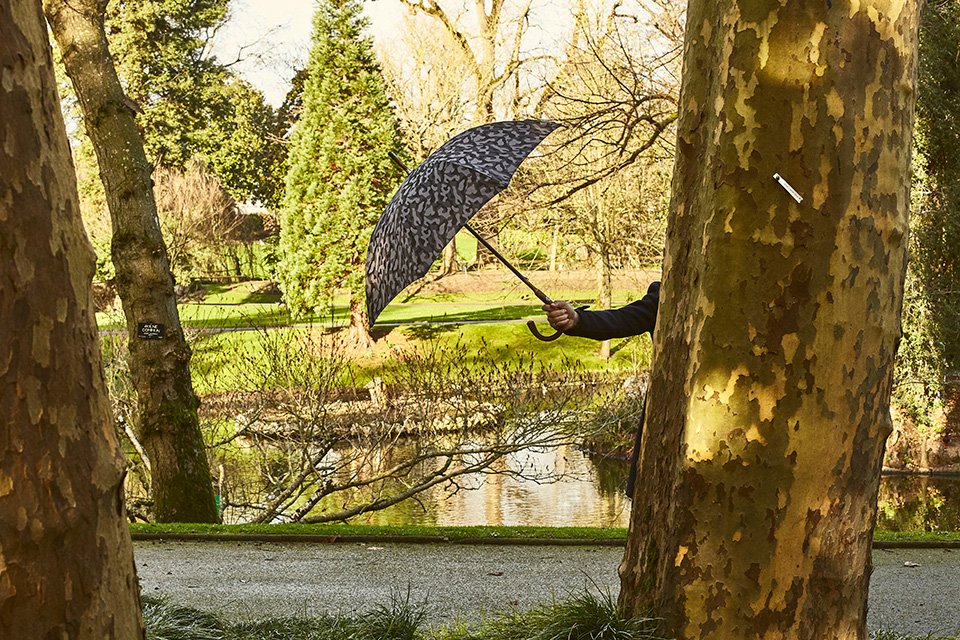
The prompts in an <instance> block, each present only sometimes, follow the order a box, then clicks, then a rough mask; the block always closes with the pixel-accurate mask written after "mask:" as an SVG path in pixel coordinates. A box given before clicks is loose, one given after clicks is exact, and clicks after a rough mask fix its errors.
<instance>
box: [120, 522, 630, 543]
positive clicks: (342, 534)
mask: <svg viewBox="0 0 960 640" xmlns="http://www.w3.org/2000/svg"><path fill="white" fill-rule="evenodd" d="M130 531H131V533H132V534H133V535H134V536H140V535H147V536H171V537H173V536H193V535H201V536H221V535H223V536H263V537H271V536H305V537H307V536H309V537H329V538H398V539H399V538H410V539H421V540H422V539H436V540H437V541H451V542H456V541H464V540H468V541H490V542H496V541H502V540H565V541H580V540H583V541H593V540H612V541H619V540H625V539H626V536H627V530H626V529H621V528H602V527H486V526H477V527H430V526H416V525H405V526H382V525H353V524H317V525H310V524H179V523H172V524H153V523H135V524H131V525H130Z"/></svg>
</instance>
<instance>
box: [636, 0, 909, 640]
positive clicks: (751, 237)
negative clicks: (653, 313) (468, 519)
mask: <svg viewBox="0 0 960 640" xmlns="http://www.w3.org/2000/svg"><path fill="white" fill-rule="evenodd" d="M919 10H920V3H919V2H898V3H888V2H872V1H867V2H860V3H848V2H844V1H842V0H834V1H833V2H802V1H800V0H785V2H780V3H757V2H748V1H746V0H739V1H737V0H721V1H719V2H709V1H707V0H691V1H690V3H689V8H688V12H687V36H686V44H685V54H684V56H685V58H684V74H683V86H682V91H681V98H680V121H679V129H678V140H677V164H676V169H675V173H674V179H673V197H672V204H671V214H670V215H671V218H670V222H669V228H668V233H667V236H668V237H667V247H666V261H665V269H664V271H665V274H664V280H663V289H662V290H661V302H660V305H661V306H660V316H659V320H658V322H657V330H656V335H655V336H654V350H655V362H654V365H653V371H652V377H651V388H650V398H651V404H650V407H649V410H648V413H647V416H648V419H647V425H646V432H645V435H644V442H643V447H642V451H641V457H640V467H639V477H638V479H637V482H636V487H637V491H636V493H635V495H634V500H633V513H632V516H631V523H630V533H629V539H628V545H627V550H626V554H625V557H624V560H623V563H622V565H621V568H620V574H621V582H622V588H621V592H620V604H621V607H622V608H623V609H624V610H625V611H626V612H627V613H629V614H632V615H653V616H658V617H661V618H662V619H663V624H664V629H663V633H664V635H666V636H668V637H676V638H678V639H681V640H687V639H693V638H798V639H811V640H814V639H816V640H824V639H829V638H844V639H846V638H857V639H865V638H866V637H867V633H866V629H865V622H866V603H867V587H868V582H869V577H870V572H871V557H870V552H871V538H872V533H873V528H874V522H875V516H876V492H877V485H878V482H879V477H880V469H881V464H882V456H883V448H884V441H885V439H886V437H887V435H888V434H889V433H890V431H891V420H890V412H889V398H890V391H891V385H892V373H893V363H894V355H895V353H896V350H897V345H898V342H899V338H900V307H901V302H902V297H903V277H904V271H905V262H906V251H907V243H906V235H907V209H908V203H909V189H910V149H911V146H910V145H911V133H912V126H913V104H914V92H915V67H916V48H917V22H918V13H919ZM774 174H780V175H781V176H783V177H784V178H785V179H786V180H787V181H788V182H789V184H790V185H792V186H793V187H794V188H795V189H796V190H797V191H798V192H799V194H800V195H801V196H802V198H803V200H802V201H801V202H799V203H798V202H796V201H795V200H794V199H793V198H792V196H791V195H790V194H789V193H788V192H787V190H786V189H785V188H783V187H781V185H780V184H778V182H777V181H775V180H774V179H773V176H774Z"/></svg>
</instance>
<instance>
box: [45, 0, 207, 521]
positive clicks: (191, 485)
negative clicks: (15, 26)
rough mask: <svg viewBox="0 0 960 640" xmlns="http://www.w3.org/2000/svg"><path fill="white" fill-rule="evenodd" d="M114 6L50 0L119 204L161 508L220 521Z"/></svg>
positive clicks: (116, 252)
mask: <svg viewBox="0 0 960 640" xmlns="http://www.w3.org/2000/svg"><path fill="white" fill-rule="evenodd" d="M105 6H106V0H71V1H70V2H67V1H66V0H47V1H46V2H45V3H44V9H45V11H46V14H47V20H48V21H49V23H50V28H51V30H52V32H53V35H54V37H55V38H56V40H57V43H58V44H59V46H60V50H61V52H62V54H63V62H64V66H65V67H66V70H67V75H69V76H70V80H71V82H72V83H73V87H74V90H75V91H76V94H77V96H78V98H79V102H80V107H81V110H82V112H83V119H84V125H85V126H86V129H87V133H88V134H89V136H90V139H91V140H92V141H93V147H94V150H95V152H96V155H97V161H98V163H99V166H100V177H101V179H102V181H103V185H104V189H105V192H106V199H107V207H108V208H109V210H110V218H111V222H112V225H113V243H112V247H111V253H112V257H113V264H114V268H115V269H116V273H117V276H116V281H115V282H116V285H117V291H118V293H119V295H120V301H121V304H122V306H123V312H124V315H125V317H126V322H127V336H128V340H129V352H130V356H129V359H130V372H131V375H132V378H133V384H134V388H135V389H136V392H137V399H138V409H139V420H138V422H139V425H138V435H139V437H140V442H141V443H142V444H143V446H144V448H145V449H146V451H147V455H148V456H149V457H150V464H151V470H152V474H151V489H152V495H153V502H154V508H153V512H154V516H155V517H156V519H157V520H158V521H160V522H216V521H217V520H218V519H219V517H218V514H217V509H216V504H215V502H214V497H213V485H212V483H211V479H210V469H209V465H208V462H207V458H206V452H205V449H204V444H203V438H202V436H201V433H200V426H199V421H198V418H197V407H198V405H199V401H198V400H197V397H196V394H195V393H194V391H193V386H192V383H191V380H190V347H189V346H188V345H187V342H186V340H185V338H184V335H183V329H182V328H181V326H180V318H179V315H178V313H177V305H176V299H175V297H174V292H173V284H174V283H173V277H172V275H171V273H170V264H169V261H168V258H167V251H166V247H165V246H164V242H163V237H162V236H161V234H160V224H159V222H158V220H157V208H156V203H155V201H154V196H153V181H152V180H151V177H150V175H151V170H152V167H151V166H150V164H149V163H148V162H147V158H146V155H145V153H144V150H143V141H142V139H141V138H140V134H139V132H138V130H137V127H136V121H135V117H134V111H133V110H132V107H131V103H130V101H129V100H128V99H127V98H126V96H125V95H124V93H123V89H122V87H121V85H120V81H119V79H118V78H117V72H116V69H115V67H114V64H113V60H112V58H111V57H110V52H109V49H108V46H107V39H106V35H105V34H104V30H103V15H104V9H105ZM142 323H154V324H159V325H162V327H163V331H162V337H160V339H144V338H141V337H138V325H140V324H142Z"/></svg>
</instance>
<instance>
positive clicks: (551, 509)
mask: <svg viewBox="0 0 960 640" xmlns="http://www.w3.org/2000/svg"><path fill="white" fill-rule="evenodd" d="M508 468H509V469H512V470H514V471H519V470H524V472H525V473H527V474H528V475H529V474H533V473H539V474H540V475H544V474H545V473H549V472H551V471H555V472H557V473H558V474H560V478H559V479H557V480H555V481H548V482H544V481H539V482H538V481H533V480H524V479H523V478H518V477H516V476H513V475H506V474H495V475H489V474H485V475H475V476H472V477H466V478H465V479H464V480H463V481H462V482H461V484H462V485H463V487H462V488H459V489H458V488H457V487H453V486H449V485H448V486H437V487H435V488H433V489H431V490H429V491H427V492H424V493H422V494H420V496H419V498H418V499H417V500H408V501H406V502H403V503H400V504H398V505H395V506H393V507H390V508H388V509H384V510H383V511H376V512H373V513H369V514H365V515H362V516H359V517H357V518H354V519H353V520H351V522H354V523H356V524H380V525H399V524H413V525H437V526H470V525H496V526H499V525H503V526H514V525H516V526H521V525H523V526H546V527H571V526H584V527H587V526H590V527H626V526H627V522H628V520H629V515H630V502H629V500H627V499H626V496H624V494H623V486H624V485H625V484H626V474H627V470H626V465H624V464H623V463H622V462H620V461H611V460H600V459H591V458H590V457H589V456H588V455H587V454H585V453H584V452H582V451H580V450H578V449H576V448H574V447H572V446H561V447H558V448H555V449H549V450H537V451H524V452H521V453H520V454H516V455H513V456H509V457H508V458H507V459H506V460H505V462H504V463H503V464H502V465H501V466H500V468H499V470H500V471H505V470H506V469H508ZM330 506H331V507H332V506H333V505H330ZM321 507H322V505H321Z"/></svg>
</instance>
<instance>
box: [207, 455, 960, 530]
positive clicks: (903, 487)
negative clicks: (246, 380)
mask: <svg viewBox="0 0 960 640" xmlns="http://www.w3.org/2000/svg"><path fill="white" fill-rule="evenodd" d="M412 446H413V443H412V442H411V441H409V440H407V441H400V442H397V443H395V446H391V447H387V448H385V449H384V448H374V447H371V449H370V450H369V451H364V452H363V455H360V456H357V452H356V450H355V448H350V447H346V448H338V450H336V451H333V452H331V454H330V456H329V457H328V458H325V463H328V464H332V463H334V462H335V459H337V458H340V457H343V458H344V459H348V460H352V461H353V464H354V466H356V467H357V468H356V469H352V471H351V473H352V474H356V476H357V477H360V476H363V475H364V474H366V473H368V472H369V470H368V469H366V467H367V466H370V465H373V466H374V467H377V468H380V467H393V466H395V465H396V464H398V463H399V462H400V461H402V460H403V459H406V458H409V457H410V456H411V455H412V453H411V451H410V450H409V449H410V447H412ZM286 457H287V456H285V455H278V456H277V458H276V459H275V460H272V461H271V462H273V463H274V464H281V465H282V464H284V460H285V459H286ZM425 464H426V463H425ZM491 470H492V471H493V472H494V473H493V474H490V473H485V474H473V475H468V476H463V477H461V478H459V479H458V481H457V482H458V485H454V484H452V483H450V484H445V485H443V484H442V485H437V486H435V487H433V488H431V489H428V490H427V491H424V492H422V493H420V494H418V495H417V496H416V497H415V498H414V499H409V500H406V501H404V502H401V503H399V504H397V505H394V506H392V507H389V508H387V509H384V510H382V511H374V512H371V513H367V514H362V515H360V516H357V517H354V518H352V519H351V522H353V523H357V524H380V525H435V526H470V525H492V526H500V525H502V526H549V527H569V526H590V527H626V526H627V525H628V522H629V516H630V501H629V500H628V499H627V498H626V496H625V495H624V493H623V489H624V487H625V486H626V480H627V473H628V464H627V463H626V462H625V461H623V460H616V459H604V458H600V457H598V456H590V455H589V454H587V453H585V452H584V451H582V450H580V449H578V448H576V447H573V446H570V445H563V446H559V447H549V448H538V449H527V450H524V451H521V452H520V453H517V454H512V455H509V456H507V457H506V458H505V459H503V460H500V461H498V462H497V463H496V465H495V466H494V467H493V468H492V469H491ZM425 471H426V472H429V471H430V469H428V468H426V467H425V468H423V469H421V468H418V469H417V470H416V473H419V474H422V473H424V472H425ZM508 471H512V472H514V473H517V472H522V473H523V475H525V476H526V479H525V478H522V477H516V475H512V474H509V473H507V472H508ZM264 474H265V475H268V476H269V475H270V472H269V469H266V468H264V467H262V466H261V467H260V468H259V470H258V469H257V468H250V467H249V466H248V465H245V464H243V463H239V464H236V465H235V466H232V468H231V469H230V471H229V472H228V474H227V475H228V477H229V476H233V477H234V478H236V479H240V478H243V477H245V478H246V481H245V482H243V483H241V484H246V486H247V490H252V491H253V492H254V493H256V491H257V489H255V488H254V487H253V486H252V485H257V484H260V487H259V489H260V490H261V491H262V490H263V489H264V487H263V486H262V484H261V483H262V479H263V477H264ZM554 475H559V476H560V477H559V479H555V480H552V481H544V480H543V479H542V478H544V477H550V476H554ZM538 477H539V478H540V479H539V480H537V479H536V478H538ZM402 485H403V479H401V480H399V481H397V482H396V483H395V484H393V485H391V484H384V485H380V486H379V488H378V489H377V490H378V491H380V492H383V493H394V492H396V491H397V490H398V488H402ZM237 489H238V488H237V487H234V491H236V490H237ZM234 491H232V492H231V493H234ZM358 491H359V490H358ZM235 495H236V493H235ZM248 495H249V496H250V498H251V500H250V501H251V502H258V501H260V500H261V499H262V498H256V497H254V496H253V495H250V494H248ZM361 498H362V496H360V495H358V494H357V493H356V492H353V493H351V492H349V491H348V492H344V493H337V494H334V495H331V496H328V497H327V498H325V499H324V500H323V501H322V502H320V503H319V504H318V505H317V506H316V507H315V508H314V509H313V510H311V512H310V513H311V514H312V515H313V514H319V513H324V512H327V513H329V512H334V511H339V510H342V509H343V508H345V507H346V506H347V505H348V504H357V503H358V501H359V500H360V499H361ZM364 499H365V500H369V497H366V498H364ZM234 502H235V504H236V503H237V502H239V501H236V500H235V501H234ZM878 505H879V508H878V516H877V527H878V528H880V529H886V530H891V531H918V530H920V531H958V530H960V476H952V477H927V476H884V477H883V479H882V480H881V483H880V492H879V496H878ZM296 506H297V505H294V508H295V507H296ZM224 516H225V520H226V521H228V522H242V521H245V520H247V519H249V518H250V517H251V512H250V511H245V510H242V509H238V508H231V509H229V510H228V512H227V513H225V514H224ZM284 519H286V518H284V517H281V518H279V520H284Z"/></svg>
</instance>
